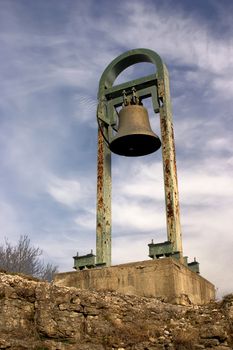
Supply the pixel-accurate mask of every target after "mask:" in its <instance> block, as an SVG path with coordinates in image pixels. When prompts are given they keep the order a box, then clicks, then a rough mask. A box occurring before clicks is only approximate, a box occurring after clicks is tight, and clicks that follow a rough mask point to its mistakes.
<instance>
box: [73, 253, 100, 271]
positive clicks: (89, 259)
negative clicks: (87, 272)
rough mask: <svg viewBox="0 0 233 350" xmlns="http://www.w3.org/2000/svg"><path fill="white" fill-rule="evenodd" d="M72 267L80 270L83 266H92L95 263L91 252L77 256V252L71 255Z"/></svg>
mask: <svg viewBox="0 0 233 350" xmlns="http://www.w3.org/2000/svg"><path fill="white" fill-rule="evenodd" d="M73 259H74V269H76V270H82V269H84V268H92V267H94V266H95V265H96V259H95V255H94V254H93V253H90V254H86V255H82V256H79V255H78V254H77V255H76V256H74V257H73Z"/></svg>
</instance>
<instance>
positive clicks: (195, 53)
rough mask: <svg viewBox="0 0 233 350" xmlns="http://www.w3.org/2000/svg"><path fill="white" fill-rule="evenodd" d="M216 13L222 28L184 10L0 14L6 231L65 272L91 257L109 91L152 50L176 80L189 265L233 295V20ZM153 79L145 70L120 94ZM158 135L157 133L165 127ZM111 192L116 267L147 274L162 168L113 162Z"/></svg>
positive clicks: (81, 8)
mask: <svg viewBox="0 0 233 350" xmlns="http://www.w3.org/2000/svg"><path fill="white" fill-rule="evenodd" d="M213 3H214V4H212V5H211V6H212V7H211V8H209V11H210V12H211V11H215V15H216V18H217V19H218V21H217V23H218V25H217V26H216V22H213V20H212V19H211V18H210V17H211V16H209V17H208V18H207V16H206V14H205V13H204V11H202V8H197V9H196V11H189V10H188V9H187V6H188V5H187V4H186V5H185V4H184V3H182V2H179V4H176V5H175V6H174V4H173V3H171V2H169V1H166V2H163V3H161V2H160V3H158V2H154V1H146V2H145V3H144V2H143V3H142V2H140V1H134V2H132V3H130V4H129V3H125V2H123V1H118V2H117V3H115V4H114V5H112V4H110V3H109V2H107V1H101V2H100V3H99V2H98V4H96V3H95V2H94V1H87V2H68V4H67V3H65V2H64V1H60V2H59V3H56V6H54V2H53V1H52V2H43V1H42V2H30V4H27V6H26V5H25V3H24V2H17V3H16V2H15V1H8V2H4V4H2V6H1V10H2V11H1V15H0V16H1V21H0V26H1V31H0V44H1V48H2V50H1V52H2V54H1V57H0V73H1V77H2V79H1V81H0V88H1V96H0V123H1V133H0V146H1V147H0V156H1V174H0V176H1V181H2V186H1V190H0V206H1V212H2V213H3V216H2V217H1V222H0V224H1V227H2V231H3V230H4V231H5V232H7V234H9V235H10V237H13V238H14V239H15V237H16V235H17V234H20V233H28V232H30V235H31V237H30V238H32V242H33V243H34V242H35V244H38V245H39V246H41V248H42V249H43V250H44V252H45V255H46V256H47V257H51V259H52V261H53V262H55V263H59V265H60V269H61V270H63V271H64V270H67V269H71V267H72V256H73V255H74V254H75V253H76V250H79V252H80V254H85V253H86V252H89V250H90V248H93V247H94V245H95V206H96V129H97V125H96V104H97V103H96V95H97V91H98V82H99V79H100V77H101V74H102V73H103V71H104V69H105V67H106V66H107V65H108V64H109V63H110V62H111V61H112V60H113V59H114V58H115V57H117V56H118V55H119V54H121V53H122V52H124V51H126V50H129V49H133V48H136V47H146V48H150V49H152V50H154V51H156V52H158V53H159V54H160V55H161V57H162V58H163V60H164V61H165V62H166V65H167V66H168V68H169V72H170V78H171V92H172V105H173V115H174V130H175V141H176V149H177V169H178V182H179V192H180V204H181V224H182V229H183V237H184V248H185V249H184V250H185V254H187V255H189V256H190V257H191V258H192V257H193V256H197V258H198V260H199V261H200V263H201V271H203V275H204V276H205V277H207V278H209V279H211V280H213V281H214V282H215V283H216V285H217V286H218V287H219V289H220V290H221V293H223V291H226V290H228V289H229V286H230V282H229V281H230V280H231V277H230V269H229V266H231V263H232V262H231V256H232V254H231V251H230V247H231V246H232V238H231V237H232V234H231V222H230V220H231V216H232V214H231V213H232V209H231V208H232V189H231V188H232V186H231V182H232V181H231V177H232V176H231V174H232V170H233V154H232V147H231V144H232V125H233V124H232V113H231V110H232V92H233V89H232V82H231V72H232V68H233V58H232V57H233V55H232V50H233V45H232V44H233V43H232V36H231V32H232V21H231V17H230V14H231V12H232V11H228V10H229V9H228V8H227V7H225V6H224V7H223V6H221V5H219V4H218V2H213ZM207 19H208V20H207ZM224 28H225V29H224ZM153 69H154V67H153V66H152V65H150V64H139V65H137V66H135V67H131V68H130V69H128V70H126V71H125V72H123V74H122V75H120V76H119V78H118V79H117V82H118V83H119V82H122V81H125V80H128V79H131V78H137V77H138V76H143V75H144V74H145V75H146V74H149V73H151V72H152V71H153ZM146 106H147V104H146ZM148 110H149V112H150V116H151V118H152V116H153V112H151V107H150V106H149V105H148ZM151 124H152V127H153V128H154V130H155V131H157V132H158V128H159V116H158V115H157V116H156V118H153V120H151ZM158 134H159V132H158ZM112 180H113V200H112V202H113V203H112V204H113V205H112V208H113V210H112V214H113V262H114V263H123V262H126V261H133V260H144V259H146V258H147V254H148V251H147V250H148V247H147V244H148V243H149V242H148V240H149V241H150V239H151V238H154V239H156V240H157V241H164V240H166V219H165V210H164V190H163V187H164V185H163V170H162V160H161V154H160V153H159V152H157V153H156V154H153V155H151V156H148V157H145V158H144V157H143V158H140V159H129V158H125V159H124V158H121V157H117V156H113V158H112ZM220 238H221V239H220ZM222 271H224V272H225V273H224V275H225V276H227V279H228V280H224V277H223V273H222ZM232 288H233V286H232Z"/></svg>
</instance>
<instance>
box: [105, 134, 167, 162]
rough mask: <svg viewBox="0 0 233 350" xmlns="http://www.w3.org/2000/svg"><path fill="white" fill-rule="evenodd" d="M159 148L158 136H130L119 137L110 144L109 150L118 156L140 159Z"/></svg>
mask: <svg viewBox="0 0 233 350" xmlns="http://www.w3.org/2000/svg"><path fill="white" fill-rule="evenodd" d="M160 147H161V141H160V139H159V137H158V136H152V135H144V134H131V135H126V136H121V137H118V138H116V139H113V141H112V142H111V143H110V150H111V151H112V152H113V153H116V154H118V155H120V156H126V157H140V156H145V155H147V154H150V153H153V152H155V151H157V150H158V149H159V148H160Z"/></svg>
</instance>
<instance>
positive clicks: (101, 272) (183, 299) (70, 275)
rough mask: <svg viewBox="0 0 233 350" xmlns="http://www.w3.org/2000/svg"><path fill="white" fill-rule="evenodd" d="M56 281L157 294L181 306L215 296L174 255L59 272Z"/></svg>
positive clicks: (209, 287)
mask: <svg viewBox="0 0 233 350" xmlns="http://www.w3.org/2000/svg"><path fill="white" fill-rule="evenodd" d="M54 284H55V285H58V286H66V287H76V288H80V289H88V290H97V291H117V292H119V293H123V294H131V295H137V296H142V297H155V298H160V299H162V300H164V301H166V302H169V303H173V304H181V305H187V304H198V305H201V304H206V303H208V302H210V301H211V300H214V299H215V287H214V285H213V284H212V283H210V282H209V281H207V280H206V279H204V278H203V277H201V276H200V275H198V274H197V273H195V272H193V271H191V270H190V269H189V268H188V267H186V266H185V265H183V264H181V263H180V262H179V261H178V260H176V259H173V258H163V259H157V260H146V261H139V262H133V263H129V264H122V265H116V266H111V267H102V268H94V269H90V270H82V271H75V272H64V273H59V274H57V275H56V276H55V279H54Z"/></svg>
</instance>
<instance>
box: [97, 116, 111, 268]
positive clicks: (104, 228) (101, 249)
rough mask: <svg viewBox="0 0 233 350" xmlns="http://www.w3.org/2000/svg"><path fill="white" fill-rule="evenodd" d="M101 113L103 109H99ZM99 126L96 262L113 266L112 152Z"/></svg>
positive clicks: (103, 129) (103, 127) (102, 126)
mask: <svg viewBox="0 0 233 350" xmlns="http://www.w3.org/2000/svg"><path fill="white" fill-rule="evenodd" d="M99 113H101V110H100V111H99ZM101 128H102V131H101V130H100V127H99V128H98V155H97V162H98V163H97V217H96V220H97V222H96V263H97V264H105V266H111V153H110V150H109V148H108V147H107V145H106V142H105V140H104V137H103V134H102V132H104V131H105V129H106V128H105V126H104V123H102V125H101Z"/></svg>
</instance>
